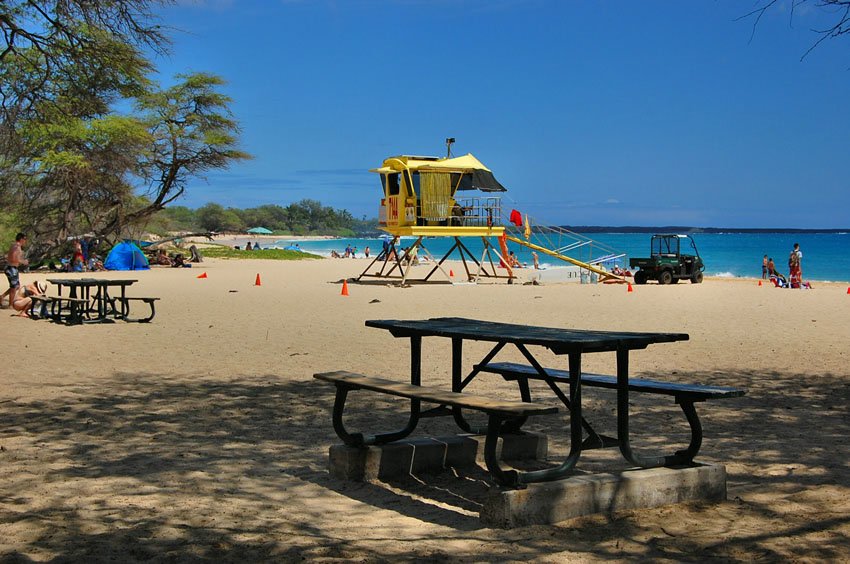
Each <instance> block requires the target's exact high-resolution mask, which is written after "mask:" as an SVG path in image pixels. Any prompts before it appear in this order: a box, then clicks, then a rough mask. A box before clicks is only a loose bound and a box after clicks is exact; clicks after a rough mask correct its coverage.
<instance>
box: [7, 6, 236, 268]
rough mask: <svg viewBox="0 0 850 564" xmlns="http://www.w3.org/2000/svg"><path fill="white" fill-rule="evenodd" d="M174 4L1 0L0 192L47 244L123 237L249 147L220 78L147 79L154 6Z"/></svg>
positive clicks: (159, 42) (155, 37)
mask: <svg viewBox="0 0 850 564" xmlns="http://www.w3.org/2000/svg"><path fill="white" fill-rule="evenodd" d="M168 3H171V0H120V1H113V0H14V1H9V0H0V35H2V40H3V43H2V44H0V112H2V113H1V114H0V117H2V122H0V203H2V204H3V205H4V206H9V207H14V208H15V209H16V210H17V219H18V220H19V221H20V222H21V226H20V227H21V228H22V229H23V230H25V231H28V232H29V233H30V234H32V235H35V239H36V241H37V242H38V243H39V244H40V245H41V250H42V251H43V252H46V251H48V250H49V249H50V248H51V247H54V246H57V245H59V244H62V242H63V241H65V240H66V239H67V238H68V237H69V236H75V235H82V234H84V233H93V234H94V235H95V236H97V237H100V238H104V239H106V240H107V241H108V240H114V239H116V238H118V237H121V236H122V235H124V234H127V232H128V231H130V230H134V229H137V228H139V227H141V226H143V225H144V224H145V223H146V222H147V221H148V220H149V219H150V217H151V216H152V215H154V214H155V213H156V212H158V211H160V210H162V209H163V208H164V207H165V206H166V205H167V204H169V203H170V202H172V201H174V200H175V199H176V198H178V197H179V196H180V195H181V194H183V191H184V190H185V186H186V183H187V181H188V180H189V179H190V178H192V177H196V176H199V175H203V174H204V173H205V172H207V171H209V170H213V169H220V168H226V167H227V166H228V165H229V164H230V163H232V162H233V161H236V160H240V159H245V158H248V157H249V155H247V154H246V153H243V152H241V151H239V150H238V149H237V136H238V132H239V128H238V124H237V123H236V121H235V120H234V118H233V116H232V115H231V113H230V110H229V105H230V102H231V100H230V98H228V97H227V96H226V95H224V94H223V93H222V92H221V88H222V87H223V85H224V81H223V80H222V79H221V78H219V77H216V76H213V75H210V74H207V73H193V74H187V75H181V76H178V77H176V81H175V83H174V84H173V85H171V86H169V87H168V88H164V89H161V88H159V87H158V86H157V85H155V84H154V83H153V82H152V81H151V80H150V79H149V78H148V76H149V75H150V74H151V73H152V72H153V70H154V66H153V65H152V63H151V62H150V61H149V60H148V59H147V58H146V57H144V56H143V55H142V51H141V50H142V48H153V49H154V50H158V49H163V48H164V47H165V46H166V45H167V38H166V37H165V35H164V34H163V33H162V28H161V27H160V26H159V25H157V23H156V19H155V18H154V17H153V12H152V9H153V7H156V6H159V5H162V4H168ZM131 105H132V106H133V107H134V111H133V112H132V113H130V114H128V115H121V114H118V113H116V112H115V110H114V108H115V107H128V106H131ZM140 195H143V196H144V197H139V196H140Z"/></svg>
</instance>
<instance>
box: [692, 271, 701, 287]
mask: <svg viewBox="0 0 850 564" xmlns="http://www.w3.org/2000/svg"><path fill="white" fill-rule="evenodd" d="M700 282H702V271H701V270H698V271H697V272H694V275H693V276H691V284H699V283H700Z"/></svg>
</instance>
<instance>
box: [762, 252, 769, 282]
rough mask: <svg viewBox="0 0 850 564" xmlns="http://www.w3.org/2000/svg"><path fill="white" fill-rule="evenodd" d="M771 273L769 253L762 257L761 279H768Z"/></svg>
mask: <svg viewBox="0 0 850 564" xmlns="http://www.w3.org/2000/svg"><path fill="white" fill-rule="evenodd" d="M768 275H769V273H768V271H767V255H764V258H763V259H761V279H762V280H767V277H768Z"/></svg>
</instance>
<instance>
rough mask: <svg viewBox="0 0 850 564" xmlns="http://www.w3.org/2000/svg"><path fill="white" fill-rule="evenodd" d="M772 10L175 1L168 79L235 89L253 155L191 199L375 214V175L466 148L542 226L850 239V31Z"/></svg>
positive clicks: (407, 0) (165, 12)
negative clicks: (210, 81) (814, 232)
mask: <svg viewBox="0 0 850 564" xmlns="http://www.w3.org/2000/svg"><path fill="white" fill-rule="evenodd" d="M757 3H758V2H757V1H756V0H753V1H752V2H750V1H740V0H737V1H736V0H699V1H697V0H695V1H693V2H674V1H670V0H666V1H654V0H647V1H643V2H629V1H625V0H620V1H608V0H600V1H593V2H591V1H578V0H576V1H568V0H178V2H177V4H176V5H175V6H172V7H167V8H163V9H162V10H161V18H162V23H163V24H164V25H166V26H168V27H169V28H171V29H172V34H171V35H172V39H173V45H172V49H171V52H170V54H169V55H168V56H166V57H160V58H158V59H156V64H157V66H158V69H159V73H160V75H159V79H160V81H161V83H162V84H163V85H164V86H167V85H169V84H170V82H172V81H173V78H172V77H173V76H174V75H176V74H177V73H187V72H210V73H213V74H216V75H219V76H221V77H222V78H224V79H225V80H226V81H227V85H226V86H225V87H224V88H223V91H224V92H225V93H226V94H227V95H229V96H230V97H231V98H232V99H233V102H232V106H231V109H232V112H233V115H234V117H235V118H236V120H237V121H238V122H239V123H240V127H241V134H240V148H241V149H242V150H244V151H247V152H249V153H251V154H252V155H253V156H254V158H253V159H252V160H250V161H246V162H243V163H238V164H235V165H233V166H231V167H230V168H228V169H227V170H220V171H213V172H211V173H209V174H208V175H207V176H206V177H205V178H201V179H195V180H193V181H191V182H190V184H189V185H188V188H187V193H186V195H185V196H184V197H183V198H181V199H180V200H178V201H177V202H175V203H176V204H180V205H186V206H189V207H192V208H196V207H199V206H202V205H204V204H206V203H208V202H217V203H219V204H222V205H224V206H226V207H227V206H233V207H238V208H249V207H255V206H259V205H263V204H277V205H281V206H286V205H288V204H290V203H292V202H297V201H299V200H301V199H304V198H311V199H314V200H318V201H320V202H322V204H323V205H328V206H332V207H334V208H338V209H347V210H348V211H350V212H351V213H352V214H353V215H354V216H355V217H362V216H366V217H368V218H373V217H377V215H378V205H379V200H380V197H381V190H380V181H379V178H378V176H377V175H375V174H373V173H369V172H368V171H369V169H370V168H376V167H378V166H380V165H381V163H382V161H383V160H384V159H385V158H387V157H390V156H394V155H400V154H408V155H434V156H444V155H445V154H446V146H445V140H446V138H447V137H454V138H455V139H456V142H455V144H454V146H453V147H452V154H453V155H455V156H457V155H463V154H466V153H472V154H473V155H475V156H476V157H477V158H478V159H479V160H481V161H482V162H483V163H484V164H485V165H486V166H487V167H488V168H490V169H491V170H492V171H493V173H494V175H495V176H496V178H497V179H498V180H499V181H500V182H501V183H502V184H503V185H504V186H505V187H506V188H507V189H508V192H506V193H505V194H504V195H503V196H504V200H505V203H504V204H503V207H504V208H515V209H518V210H520V211H522V212H523V213H527V214H529V215H530V216H531V217H532V218H533V220H534V222H535V223H538V224H558V225H605V226H623V225H638V226H654V225H659V226H660V225H690V226H697V227H739V228H746V227H757V228H771V227H776V228H813V229H814V228H848V227H850V190H848V174H847V162H848V161H847V160H845V159H846V158H847V157H846V156H845V155H846V152H847V147H848V144H847V141H848V135H847V133H848V125H850V104H848V103H847V101H848V100H850V36H845V37H839V38H835V39H830V40H827V41H825V42H823V43H821V44H820V46H818V47H817V48H815V49H814V50H812V51H811V52H810V53H808V54H806V52H807V50H808V49H809V48H810V47H812V45H813V44H814V43H815V42H816V41H817V40H818V38H819V36H818V35H817V34H816V33H815V32H814V31H813V30H815V29H821V28H823V27H824V26H825V25H826V23H827V22H829V21H831V18H830V17H829V14H828V13H827V12H825V11H824V10H823V9H815V8H813V7H812V8H806V7H804V8H802V9H798V10H797V11H796V12H795V13H794V15H793V18H792V17H791V14H790V11H789V8H788V6H789V5H790V2H789V1H786V0H780V2H779V5H778V6H777V7H775V8H774V9H772V10H771V11H769V12H768V13H767V14H766V15H765V16H764V17H763V18H762V19H761V21H760V22H759V24H758V25H757V26H756V27H755V29H754V20H753V19H752V18H749V19H739V18H741V17H742V16H744V15H745V14H746V13H747V11H749V9H751V8H752V7H753V6H754V5H756V4H757ZM801 59H802V60H801ZM842 163H844V164H842Z"/></svg>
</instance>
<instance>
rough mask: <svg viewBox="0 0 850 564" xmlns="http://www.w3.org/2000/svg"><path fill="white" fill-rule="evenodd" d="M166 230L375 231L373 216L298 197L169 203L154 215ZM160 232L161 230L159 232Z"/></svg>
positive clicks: (306, 233)
mask: <svg viewBox="0 0 850 564" xmlns="http://www.w3.org/2000/svg"><path fill="white" fill-rule="evenodd" d="M155 221H156V222H157V224H158V225H159V226H162V227H166V226H167V230H168V231H193V230H197V229H202V230H206V231H218V232H222V231H232V232H243V233H244V232H245V231H247V230H248V229H250V228H252V227H265V228H266V229H271V230H272V231H275V232H276V233H279V234H292V235H341V236H350V235H367V234H375V233H377V232H378V230H377V220H374V219H372V220H367V219H365V218H363V219H355V218H354V217H353V216H352V215H351V213H349V212H348V211H347V210H337V209H334V208H331V207H329V206H323V205H322V204H321V203H320V202H317V201H315V200H309V199H307V200H301V201H300V202H295V203H292V204H289V205H288V206H285V207H283V206H278V205H272V204H268V205H263V206H259V207H256V208H249V209H237V208H225V207H223V206H221V205H220V204H216V203H209V204H206V205H204V206H201V207H200V208H198V209H197V210H194V211H193V210H191V209H189V208H187V207H184V206H170V207H168V208H166V209H165V210H163V211H162V212H160V213H159V214H157V215H156V216H155ZM162 234H164V233H162Z"/></svg>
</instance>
